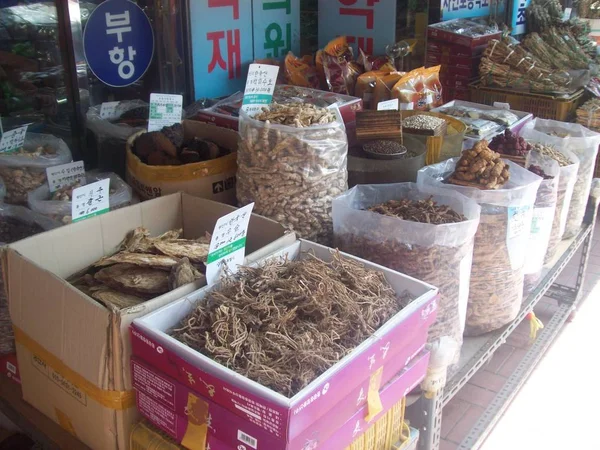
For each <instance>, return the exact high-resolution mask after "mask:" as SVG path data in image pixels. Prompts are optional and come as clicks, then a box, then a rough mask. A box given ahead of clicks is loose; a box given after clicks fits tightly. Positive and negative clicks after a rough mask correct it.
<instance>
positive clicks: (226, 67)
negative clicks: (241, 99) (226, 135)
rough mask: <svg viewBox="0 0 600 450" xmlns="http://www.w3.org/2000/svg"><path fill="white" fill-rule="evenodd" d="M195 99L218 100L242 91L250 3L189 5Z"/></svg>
mask: <svg viewBox="0 0 600 450" xmlns="http://www.w3.org/2000/svg"><path fill="white" fill-rule="evenodd" d="M190 23H191V24H192V26H191V34H192V58H193V70H194V93H195V98H196V99H199V98H205V97H221V96H224V95H230V94H232V93H233V92H236V91H241V90H242V89H243V88H244V81H245V77H246V73H247V69H248V64H250V63H251V62H252V54H253V45H252V2H250V0H204V1H192V2H190Z"/></svg>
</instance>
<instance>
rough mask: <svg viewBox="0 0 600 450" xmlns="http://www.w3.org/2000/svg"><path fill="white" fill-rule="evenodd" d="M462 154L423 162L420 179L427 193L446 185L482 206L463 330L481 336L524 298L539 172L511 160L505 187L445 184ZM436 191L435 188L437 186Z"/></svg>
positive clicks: (515, 311) (507, 317) (516, 310)
mask: <svg viewBox="0 0 600 450" xmlns="http://www.w3.org/2000/svg"><path fill="white" fill-rule="evenodd" d="M457 161H458V158H453V159H449V160H447V161H444V162H441V163H438V164H434V165H431V166H427V167H424V168H423V169H421V170H420V171H419V173H418V174H417V184H418V185H419V188H420V189H422V190H423V191H424V192H429V191H430V190H431V191H433V189H432V188H436V189H437V188H444V189H449V190H454V191H457V192H460V193H462V194H464V195H466V196H467V197H469V198H471V199H473V200H475V201H476V202H477V203H478V204H479V205H480V206H481V218H480V222H479V228H478V230H477V233H476V235H475V248H474V251H473V264H472V269H471V281H470V286H469V304H468V307H467V319H466V326H465V335H467V336H477V335H480V334H484V333H487V332H489V331H493V330H496V329H498V328H500V327H502V326H504V325H506V324H507V323H509V322H511V321H512V320H513V319H514V318H515V317H516V316H517V314H518V313H519V309H520V307H521V302H522V300H523V276H524V273H523V269H524V265H525V254H526V251H527V247H526V244H527V239H528V237H529V230H530V228H531V217H532V210H533V204H534V202H535V197H536V193H537V190H538V187H539V185H540V183H541V181H542V179H541V178H540V177H538V176H537V175H534V174H533V173H531V172H529V171H528V170H525V169H523V168H522V167H520V166H518V165H517V164H515V163H513V162H511V161H506V160H505V161H504V162H505V163H506V164H508V165H509V166H510V173H511V177H510V180H509V181H508V183H506V184H505V185H504V187H503V188H502V189H497V190H480V189H477V188H472V187H466V186H456V185H453V184H447V183H446V182H445V180H446V178H448V177H449V176H450V174H451V173H452V172H454V169H455V166H456V163H457ZM434 192H436V191H434Z"/></svg>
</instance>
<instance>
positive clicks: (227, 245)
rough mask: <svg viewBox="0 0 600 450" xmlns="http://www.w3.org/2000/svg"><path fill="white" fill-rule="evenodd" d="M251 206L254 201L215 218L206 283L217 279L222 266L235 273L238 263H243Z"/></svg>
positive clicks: (211, 282) (207, 261)
mask: <svg viewBox="0 0 600 450" xmlns="http://www.w3.org/2000/svg"><path fill="white" fill-rule="evenodd" d="M252 208H254V203H250V204H249V205H246V206H244V207H243V208H240V209H238V210H237V211H234V212H232V213H229V214H227V215H225V216H223V217H221V218H220V219H219V220H217V224H216V225H215V229H214V231H213V234H212V238H211V240H210V247H209V250H208V257H207V260H206V281H207V282H208V284H213V283H215V282H216V281H218V279H219V276H220V275H221V270H222V269H223V267H225V266H227V270H228V271H229V272H231V273H235V272H236V271H237V269H238V265H240V264H243V262H244V256H245V255H246V235H247V234H248V224H249V223H250V216H251V215H252Z"/></svg>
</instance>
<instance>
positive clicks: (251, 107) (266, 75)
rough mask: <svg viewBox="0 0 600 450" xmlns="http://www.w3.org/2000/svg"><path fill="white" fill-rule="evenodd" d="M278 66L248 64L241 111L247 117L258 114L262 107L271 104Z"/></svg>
mask: <svg viewBox="0 0 600 450" xmlns="http://www.w3.org/2000/svg"><path fill="white" fill-rule="evenodd" d="M278 73H279V66H271V65H269V64H250V69H249V70H248V78H246V88H245V89H244V100H243V102H242V109H243V110H244V111H245V112H246V113H247V114H249V115H254V114H256V113H257V112H259V111H260V110H261V109H262V107H263V106H265V105H269V104H271V101H272V100H273V91H274V90H275V83H276V81H277V74H278Z"/></svg>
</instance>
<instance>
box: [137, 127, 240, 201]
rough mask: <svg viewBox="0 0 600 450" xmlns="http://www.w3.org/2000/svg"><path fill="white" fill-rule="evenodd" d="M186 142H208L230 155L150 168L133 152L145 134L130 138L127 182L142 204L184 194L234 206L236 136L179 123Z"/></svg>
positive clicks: (230, 131)
mask: <svg viewBox="0 0 600 450" xmlns="http://www.w3.org/2000/svg"><path fill="white" fill-rule="evenodd" d="M182 125H183V131H184V136H185V139H186V140H189V139H192V138H194V137H198V138H203V139H208V140H211V141H213V142H214V143H215V144H217V145H218V146H220V147H222V148H226V149H228V150H231V153H230V154H228V155H226V156H222V157H220V158H217V159H212V160H210V161H203V162H197V163H192V164H184V165H181V166H149V165H147V164H144V163H143V162H142V161H141V160H140V159H139V158H138V157H137V156H136V155H135V154H134V153H133V151H132V148H133V145H134V143H135V140H136V139H137V137H138V136H139V135H140V134H143V133H145V131H140V132H138V133H135V134H133V135H132V136H131V137H130V138H129V139H128V140H127V145H126V158H127V182H128V183H129V184H130V185H131V187H132V188H133V190H134V191H135V192H136V193H137V194H138V195H139V196H140V198H141V199H143V200H148V199H151V198H156V197H162V196H164V195H169V194H173V193H176V192H186V193H188V194H191V195H195V196H197V197H202V198H207V199H209V200H214V201H217V202H222V203H227V204H230V205H235V204H236V196H235V183H236V178H235V176H236V172H237V147H238V140H239V135H238V133H237V132H235V131H232V130H229V129H226V128H221V127H215V126H211V125H208V124H205V123H201V122H195V121H190V120H184V121H183V122H182Z"/></svg>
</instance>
